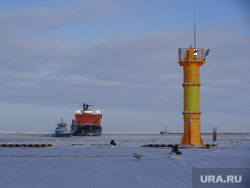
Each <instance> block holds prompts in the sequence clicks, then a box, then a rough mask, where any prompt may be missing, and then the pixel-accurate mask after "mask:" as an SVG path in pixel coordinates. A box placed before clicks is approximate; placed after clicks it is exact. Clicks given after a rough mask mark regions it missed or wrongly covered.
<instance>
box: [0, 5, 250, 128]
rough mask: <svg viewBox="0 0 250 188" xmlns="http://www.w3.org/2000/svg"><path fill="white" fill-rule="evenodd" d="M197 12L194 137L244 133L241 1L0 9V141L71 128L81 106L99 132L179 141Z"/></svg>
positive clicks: (248, 8)
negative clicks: (197, 123)
mask: <svg viewBox="0 0 250 188" xmlns="http://www.w3.org/2000/svg"><path fill="white" fill-rule="evenodd" d="M194 3H195V7H196V33H197V47H200V48H204V49H205V50H206V49H208V48H209V49H210V50H211V51H210V54H209V56H208V57H207V59H206V63H205V65H203V66H202V67H201V71H200V82H201V88H200V93H201V101H200V103H201V112H202V115H201V131H202V132H211V127H212V126H217V127H218V131H219V132H250V119H249V112H250V81H249V79H250V47H249V46H250V3H249V2H248V1H247V0H219V1H218V0H209V1H207V0H199V1H194V0H189V1H188V0H157V1H153V0H131V1H130V0H126V1H125V0H89V1H80V0H71V1H66V0H65V1H63V0H53V1H51V0H40V1H34V0H25V1H19V0H11V1H4V0H0V29H1V30H0V31H1V34H0V88H1V89H0V105H1V107H0V131H17V132H20V131H22V132H27V131H28V132H39V131H43V132H44V131H45V132H50V131H51V132H52V131H54V128H55V127H56V124H57V122H58V121H60V118H61V117H64V120H65V121H66V122H67V123H68V126H69V127H70V124H71V120H72V119H73V118H74V114H75V113H76V111H77V110H79V109H81V108H82V107H81V106H80V105H81V104H82V103H83V102H85V103H89V104H93V105H95V106H94V107H93V108H92V110H93V111H96V110H100V111H101V112H102V114H103V119H102V126H103V131H104V132H159V131H163V130H164V127H165V126H167V127H168V130H169V131H170V132H183V116H182V111H183V88H182V82H183V72H182V71H183V70H182V67H180V66H179V65H178V59H177V56H178V53H177V49H178V48H185V47H189V46H190V45H191V44H193V40H194V39H193V27H194V26H193V23H194V18H193V15H194V11H193V9H194V8H193V7H194Z"/></svg>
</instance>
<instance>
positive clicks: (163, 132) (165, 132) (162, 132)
mask: <svg viewBox="0 0 250 188" xmlns="http://www.w3.org/2000/svg"><path fill="white" fill-rule="evenodd" d="M167 128H168V127H165V131H161V132H160V134H168V131H167Z"/></svg>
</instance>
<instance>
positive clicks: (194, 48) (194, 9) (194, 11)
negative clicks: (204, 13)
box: [194, 4, 196, 49]
mask: <svg viewBox="0 0 250 188" xmlns="http://www.w3.org/2000/svg"><path fill="white" fill-rule="evenodd" d="M194 49H196V29H195V4H194Z"/></svg>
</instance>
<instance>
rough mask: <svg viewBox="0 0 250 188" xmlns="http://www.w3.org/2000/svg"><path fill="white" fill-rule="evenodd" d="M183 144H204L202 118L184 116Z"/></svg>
mask: <svg viewBox="0 0 250 188" xmlns="http://www.w3.org/2000/svg"><path fill="white" fill-rule="evenodd" d="M180 145H181V146H182V145H183V146H184V145H185V146H204V144H203V141H202V138H201V135H200V118H187V119H186V118H184V134H183V137H182V139H181V143H180Z"/></svg>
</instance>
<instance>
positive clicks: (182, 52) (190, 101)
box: [178, 47, 209, 146]
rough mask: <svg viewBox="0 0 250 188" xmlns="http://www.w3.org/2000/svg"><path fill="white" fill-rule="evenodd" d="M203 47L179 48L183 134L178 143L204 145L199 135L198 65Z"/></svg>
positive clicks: (200, 63) (202, 59) (202, 63)
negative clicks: (182, 100) (182, 92)
mask: <svg viewBox="0 0 250 188" xmlns="http://www.w3.org/2000/svg"><path fill="white" fill-rule="evenodd" d="M208 53H209V49H208V50H207V52H206V54H205V53H204V49H203V48H192V47H190V48H179V49H178V63H179V65H180V66H182V67H183V72H184V74H183V76H184V78H183V84H182V86H183V89H184V95H183V97H184V110H183V113H182V114H183V119H184V134H183V137H182V140H181V143H180V145H186V146H204V144H203V141H202V138H201V135H200V115H201V111H200V86H201V83H200V67H201V66H202V65H204V64H205V58H206V56H207V55H208Z"/></svg>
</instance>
